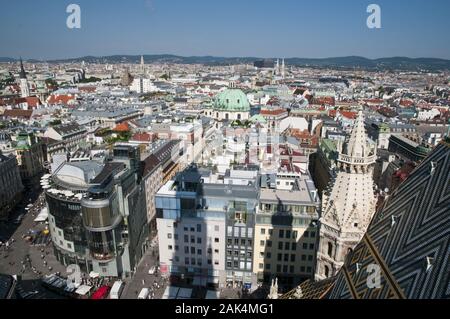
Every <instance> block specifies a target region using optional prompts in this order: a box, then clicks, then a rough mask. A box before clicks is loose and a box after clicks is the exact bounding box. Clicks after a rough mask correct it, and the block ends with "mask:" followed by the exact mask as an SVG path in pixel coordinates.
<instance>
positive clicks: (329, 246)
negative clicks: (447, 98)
mask: <svg viewBox="0 0 450 319" xmlns="http://www.w3.org/2000/svg"><path fill="white" fill-rule="evenodd" d="M328 256H330V257H333V244H332V243H330V242H328Z"/></svg>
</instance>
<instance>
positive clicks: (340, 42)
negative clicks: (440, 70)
mask: <svg viewBox="0 0 450 319" xmlns="http://www.w3.org/2000/svg"><path fill="white" fill-rule="evenodd" d="M355 2H356V3H355ZM70 3H71V2H70V1H61V2H58V3H57V4H55V3H53V2H49V1H39V2H38V3H37V2H32V1H28V0H21V1H15V2H13V3H5V4H4V10H2V13H1V14H0V18H1V19H0V27H1V28H0V30H2V31H0V39H1V40H2V42H3V43H6V44H7V45H5V46H2V48H1V49H0V56H1V57H19V56H22V57H23V58H24V59H38V60H48V59H62V58H73V57H82V56H105V55H113V54H124V55H128V54H142V53H151V54H174V55H180V56H220V57H245V56H252V57H253V56H254V57H261V58H267V57H278V56H279V57H286V58H289V57H299V58H326V57H341V56H363V57H367V58H370V59H374V58H385V57H396V56H406V57H411V58H419V57H421V58H442V59H450V45H449V44H448V43H447V42H445V41H442V39H444V37H445V30H448V28H449V24H450V22H449V21H448V19H445V12H448V9H450V3H448V2H442V1H434V2H432V3H429V2H425V1H423V0H415V1H408V3H405V2H403V1H385V0H382V1H377V2H376V4H378V5H379V6H380V7H381V29H369V28H368V27H367V25H366V20H367V17H368V16H369V15H370V14H369V13H367V12H366V10H367V6H368V5H369V4H371V3H372V2H370V1H353V2H352V3H351V5H350V4H346V3H335V2H334V1H328V0H322V1H319V2H314V3H310V2H306V1H289V0H285V1H281V2H277V3H276V4H274V3H272V2H269V1H259V2H257V3H256V2H250V3H238V2H237V1H231V2H227V5H226V6H225V5H224V4H222V3H210V2H206V1H203V0H199V1H194V2H189V3H188V4H186V3H184V2H182V1H170V2H169V3H167V2H162V1H158V0H152V1H148V0H147V1H144V0H139V1H133V2H132V3H131V4H130V3H129V2H126V3H118V2H114V3H109V2H108V3H107V2H104V1H95V2H92V1H90V2H87V1H84V0H81V1H77V2H76V4H78V5H79V6H80V8H81V28H80V29H69V28H67V26H66V19H67V17H68V16H69V13H66V8H67V6H68V5H69V4H70ZM173 8H177V10H173ZM18 17H19V18H18ZM121 21H126V23H122V22H121ZM418 21H419V22H420V21H421V22H422V23H418ZM36 34H38V35H39V34H46V35H49V36H48V37H39V36H36ZM99 39H100V40H99Z"/></svg>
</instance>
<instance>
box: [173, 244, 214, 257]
mask: <svg viewBox="0 0 450 319" xmlns="http://www.w3.org/2000/svg"><path fill="white" fill-rule="evenodd" d="M167 249H168V250H173V246H172V245H168V246H167ZM178 250H179V246H178V245H175V251H178ZM196 252H197V255H201V254H202V253H203V251H202V250H201V249H199V248H195V247H189V246H185V247H184V253H185V254H191V255H195V253H196ZM214 253H215V254H218V253H219V249H214ZM208 254H209V255H211V254H212V248H208Z"/></svg>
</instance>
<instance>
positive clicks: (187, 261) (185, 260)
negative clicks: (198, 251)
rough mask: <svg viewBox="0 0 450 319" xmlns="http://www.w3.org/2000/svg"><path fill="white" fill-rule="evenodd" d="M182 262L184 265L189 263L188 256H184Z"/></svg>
mask: <svg viewBox="0 0 450 319" xmlns="http://www.w3.org/2000/svg"><path fill="white" fill-rule="evenodd" d="M184 263H185V264H186V265H189V258H188V257H186V258H184Z"/></svg>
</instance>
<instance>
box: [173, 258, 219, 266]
mask: <svg viewBox="0 0 450 319" xmlns="http://www.w3.org/2000/svg"><path fill="white" fill-rule="evenodd" d="M175 261H176V262H180V257H179V256H175ZM207 262H208V265H212V260H211V259H208V261H207ZM184 263H185V264H186V265H192V266H195V265H197V266H202V264H203V261H202V259H200V258H198V259H195V258H189V257H186V258H184ZM214 265H216V266H217V265H219V261H218V260H214Z"/></svg>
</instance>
